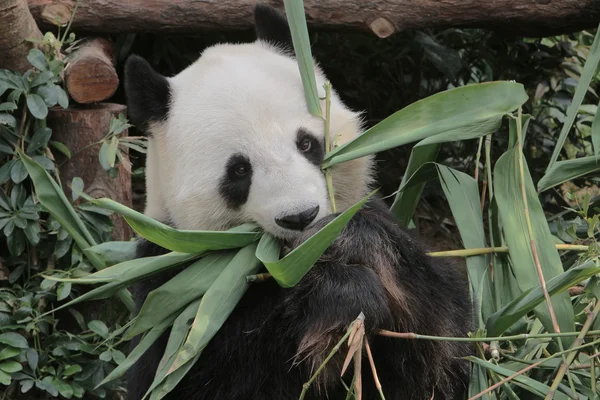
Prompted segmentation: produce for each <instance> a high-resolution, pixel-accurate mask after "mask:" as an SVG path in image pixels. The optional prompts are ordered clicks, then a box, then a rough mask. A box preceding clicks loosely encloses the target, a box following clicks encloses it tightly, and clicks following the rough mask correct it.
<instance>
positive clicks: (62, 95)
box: [56, 86, 69, 108]
mask: <svg viewBox="0 0 600 400" xmlns="http://www.w3.org/2000/svg"><path fill="white" fill-rule="evenodd" d="M56 97H57V98H58V105H60V106H61V107H62V108H67V107H69V96H67V92H65V91H64V90H63V88H61V87H60V86H57V87H56Z"/></svg>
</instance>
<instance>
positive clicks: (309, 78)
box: [283, 0, 322, 116]
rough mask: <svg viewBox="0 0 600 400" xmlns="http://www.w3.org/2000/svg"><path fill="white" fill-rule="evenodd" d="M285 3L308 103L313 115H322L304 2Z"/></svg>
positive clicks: (284, 0) (294, 0)
mask: <svg viewBox="0 0 600 400" xmlns="http://www.w3.org/2000/svg"><path fill="white" fill-rule="evenodd" d="M283 4H284V5H285V13H286V16H287V21H288V25H289V27H290V33H291V35H292V43H293V45H294V53H296V60H297V62H298V69H299V70H300V77H301V78H302V86H303V87H304V96H305V97H306V105H307V106H308V111H310V113H311V114H312V115H316V116H320V115H322V111H321V104H320V103H319V93H318V91H317V81H316V79H315V68H314V61H313V58H312V54H311V51H310V39H309V37H308V28H307V26H306V15H305V14H304V2H303V1H302V0H283Z"/></svg>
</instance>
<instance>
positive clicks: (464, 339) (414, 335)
mask: <svg viewBox="0 0 600 400" xmlns="http://www.w3.org/2000/svg"><path fill="white" fill-rule="evenodd" d="M579 333H580V332H561V333H537V334H529V333H522V334H519V335H512V336H493V337H484V338H472V337H446V336H431V335H420V334H418V333H414V332H392V331H388V330H386V329H381V330H379V332H378V334H379V335H381V336H387V337H392V338H396V339H417V340H440V341H448V342H492V341H507V340H525V339H551V338H557V337H573V336H578V335H579ZM597 335H600V330H597V331H589V332H587V333H586V334H585V336H586V337H587V336H597Z"/></svg>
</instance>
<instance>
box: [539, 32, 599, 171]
mask: <svg viewBox="0 0 600 400" xmlns="http://www.w3.org/2000/svg"><path fill="white" fill-rule="evenodd" d="M599 28H600V26H599ZM599 62H600V29H598V31H597V32H596V37H595V38H594V43H592V47H591V48H590V52H589V54H588V58H587V60H586V62H585V65H584V66H583V72H582V73H581V76H580V77H579V83H578V84H577V89H575V94H574V95H573V101H572V102H571V104H570V105H569V108H567V116H566V118H565V123H564V124H563V127H562V129H561V131H560V135H559V136H558V139H557V141H556V146H555V147H554V151H553V152H552V157H551V158H550V162H549V163H548V168H546V172H548V171H549V170H550V168H552V166H553V165H554V163H555V162H556V160H558V156H559V155H560V151H561V150H562V148H563V145H564V143H565V140H567V136H568V135H569V131H570V130H571V127H572V126H573V122H574V121H575V117H577V111H578V110H579V107H580V106H581V103H582V102H583V99H584V98H585V94H586V93H587V90H588V87H589V86H590V83H591V82H592V79H593V78H594V75H595V74H596V69H597V67H598V63H599ZM592 141H593V143H594V152H595V154H596V155H598V151H599V149H598V147H597V146H596V144H597V141H598V139H597V138H596V139H595V141H594V139H593V138H592Z"/></svg>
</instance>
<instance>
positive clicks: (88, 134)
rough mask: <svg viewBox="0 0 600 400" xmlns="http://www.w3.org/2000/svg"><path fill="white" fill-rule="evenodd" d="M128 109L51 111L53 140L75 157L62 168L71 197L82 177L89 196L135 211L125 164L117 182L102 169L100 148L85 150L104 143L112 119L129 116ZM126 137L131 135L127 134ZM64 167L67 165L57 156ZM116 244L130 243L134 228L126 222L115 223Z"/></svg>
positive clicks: (102, 107)
mask: <svg viewBox="0 0 600 400" xmlns="http://www.w3.org/2000/svg"><path fill="white" fill-rule="evenodd" d="M125 112H126V107H125V106H123V105H120V104H112V103H99V104H94V105H90V106H86V107H80V108H71V107H69V108H67V109H62V108H61V109H58V108H57V109H51V110H50V112H49V114H48V126H49V127H50V128H51V129H52V138H53V139H54V140H58V141H60V142H62V143H64V144H65V145H66V146H67V147H68V148H69V149H70V150H71V154H72V155H73V156H72V157H71V159H69V160H68V161H67V162H65V163H64V164H63V165H62V166H61V167H60V176H61V180H62V182H63V183H64V184H63V188H64V191H65V194H66V195H67V197H70V196H71V188H70V187H69V186H70V185H71V181H72V180H73V178H74V177H76V176H78V177H80V178H81V179H82V180H83V183H84V185H85V192H86V193H87V194H89V195H90V196H92V197H95V198H100V197H108V198H110V199H113V200H115V201H117V202H119V203H121V204H123V205H125V206H127V207H131V174H130V172H129V171H128V170H127V168H125V166H124V165H123V163H121V164H120V165H119V173H118V176H117V177H116V178H111V177H110V176H109V175H108V173H107V172H106V171H105V170H104V169H102V166H101V165H100V162H99V160H98V152H99V151H100V146H99V145H98V146H91V147H89V148H87V149H85V150H83V149H84V147H86V146H89V145H90V144H92V143H94V142H97V141H99V140H101V139H102V138H103V137H104V136H106V134H107V133H108V130H109V125H110V120H111V118H112V117H115V118H116V117H118V116H119V114H125ZM124 135H127V131H125V133H124ZM57 161H58V163H59V164H60V162H61V161H63V160H62V159H61V158H60V157H58V155H57ZM113 221H114V223H115V227H114V230H113V240H128V239H129V238H130V237H131V228H130V227H129V225H127V223H126V222H125V221H124V220H123V218H117V217H116V216H115V218H114V219H113Z"/></svg>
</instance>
